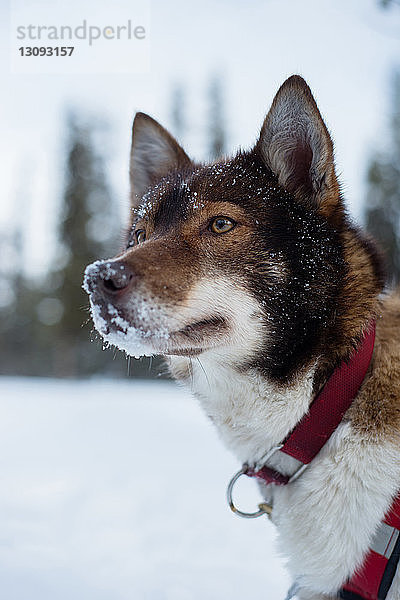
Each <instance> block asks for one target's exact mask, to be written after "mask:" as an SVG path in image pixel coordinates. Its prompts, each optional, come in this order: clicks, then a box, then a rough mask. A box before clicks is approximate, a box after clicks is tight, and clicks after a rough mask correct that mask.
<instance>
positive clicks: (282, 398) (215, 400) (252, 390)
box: [172, 350, 314, 471]
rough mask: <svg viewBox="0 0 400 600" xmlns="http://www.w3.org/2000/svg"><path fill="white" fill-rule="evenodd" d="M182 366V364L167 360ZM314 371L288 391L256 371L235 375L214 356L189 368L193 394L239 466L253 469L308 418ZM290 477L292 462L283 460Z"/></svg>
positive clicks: (223, 359)
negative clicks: (252, 465)
mask: <svg viewBox="0 0 400 600" xmlns="http://www.w3.org/2000/svg"><path fill="white" fill-rule="evenodd" d="M172 360H173V361H174V360H177V361H181V360H187V359H172ZM313 375H314V369H310V370H309V371H308V372H307V373H306V374H305V375H304V376H303V377H301V378H300V379H299V380H298V381H296V383H295V384H293V385H292V386H290V387H286V388H283V387H279V386H277V385H274V384H271V383H269V382H268V381H266V380H265V378H263V377H261V376H260V375H259V374H257V373H256V372H255V371H253V372H246V373H245V374H240V373H238V371H237V370H234V369H233V368H230V367H229V366H226V354H221V355H219V354H218V353H217V352H216V351H215V350H214V351H213V352H209V353H204V354H203V355H202V357H201V359H200V360H198V359H196V358H194V359H192V363H191V381H190V382H187V383H188V384H189V385H190V386H191V390H192V392H193V393H194V394H195V396H196V397H197V398H198V399H199V401H200V403H201V405H202V407H203V409H204V410H205V412H206V414H207V415H208V417H209V418H210V419H211V420H212V421H213V423H214V424H215V425H216V427H217V429H218V432H219V434H220V436H221V438H222V439H223V441H224V443H225V444H226V446H227V447H228V448H229V449H230V450H231V451H232V452H233V453H234V454H235V455H236V456H237V458H238V459H239V461H240V462H241V463H244V462H247V463H249V464H254V463H255V462H257V461H258V460H259V459H260V458H262V457H263V456H264V455H265V454H266V453H267V452H268V451H269V450H270V449H271V448H272V447H273V446H276V445H277V444H279V443H280V442H281V441H282V440H283V439H284V438H285V437H286V435H287V433H288V432H289V431H291V429H293V427H294V426H295V425H296V423H297V422H298V421H299V420H300V419H301V417H302V416H303V415H304V414H305V413H306V412H307V410H308V407H309V405H310V402H311V398H312V381H313ZM286 458H287V460H286V461H285V462H286V463H287V464H286V465H285V466H283V465H282V467H283V468H285V467H286V470H288V471H290V470H291V469H292V466H293V467H294V466H295V465H296V464H298V463H297V461H294V459H291V458H290V457H286Z"/></svg>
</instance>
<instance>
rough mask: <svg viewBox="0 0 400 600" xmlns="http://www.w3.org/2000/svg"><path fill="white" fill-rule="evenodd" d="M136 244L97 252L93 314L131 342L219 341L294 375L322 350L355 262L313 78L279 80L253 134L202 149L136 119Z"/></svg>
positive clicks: (186, 344)
mask: <svg viewBox="0 0 400 600" xmlns="http://www.w3.org/2000/svg"><path fill="white" fill-rule="evenodd" d="M130 175H131V202H132V220H131V223H130V227H129V233H128V236H127V241H126V248H125V249H124V250H123V251H122V252H121V254H119V255H118V256H117V257H116V258H114V259H111V260H107V261H98V262H95V263H93V264H92V265H89V266H88V267H87V269H86V272H85V282H84V287H85V289H86V291H87V292H88V294H89V295H90V303H91V311H92V316H93V320H94V324H95V326H96V328H97V330H98V331H99V332H100V334H101V335H102V336H103V337H104V339H105V340H107V341H108V342H110V343H112V344H115V345H116V346H117V347H118V348H120V349H123V350H125V351H126V352H127V353H128V354H130V355H133V356H139V355H144V354H162V355H184V356H195V355H198V354H206V353H210V352H214V353H219V354H220V355H223V356H224V357H225V359H226V360H230V361H233V362H235V363H236V364H237V365H244V364H253V365H254V366H256V367H257V368H259V369H261V370H263V371H266V372H268V374H269V375H270V376H271V377H275V378H277V379H282V378H285V377H288V376H289V375H290V374H291V373H293V372H294V371H295V370H296V369H298V368H299V366H300V365H302V364H304V363H305V362H307V361H310V360H312V358H313V357H315V355H316V354H317V353H318V352H320V350H321V344H323V342H324V339H326V335H327V332H328V330H329V327H330V326H331V324H332V322H333V320H334V318H335V312H336V311H337V309H338V302H339V300H338V298H339V296H340V292H341V289H342V287H343V281H344V279H345V277H346V273H347V271H348V264H347V263H346V260H345V258H344V242H343V230H344V228H345V223H346V217H345V213H344V210H343V205H342V200H341V197H340V191H339V185H338V182H337V179H336V175H335V169H334V161H333V146H332V141H331V138H330V136H329V133H328V131H327V129H326V126H325V124H324V122H323V120H322V118H321V115H320V113H319V110H318V108H317V105H316V103H315V101H314V98H313V97H312V94H311V92H310V89H309V87H308V86H307V84H306V83H305V81H304V80H303V79H302V78H301V77H298V76H293V77H291V78H289V79H288V80H287V81H286V82H285V83H284V84H283V85H282V87H281V88H280V89H279V91H278V93H277V95H276V97H275V99H274V101H273V104H272V107H271V109H270V111H269V112H268V114H267V116H266V118H265V121H264V124H263V126H262V129H261V133H260V136H259V139H258V141H257V143H256V145H255V146H254V147H253V148H252V149H251V150H250V151H247V152H239V153H238V154H237V155H236V156H235V157H234V158H231V159H221V160H219V161H217V162H215V163H213V164H210V165H199V164H196V163H194V162H192V161H191V160H190V159H189V157H188V156H187V154H186V153H185V152H184V150H183V149H182V148H181V147H180V146H179V144H178V143H177V142H176V140H175V139H174V138H173V137H172V136H171V135H170V134H169V133H168V132H167V131H166V130H165V129H163V128H162V127H161V126H160V125H159V124H158V123H157V122H156V121H154V120H153V119H152V118H150V117H149V116H147V115H145V114H143V113H138V114H137V115H136V117H135V120H134V124H133V136H132V150H131V161H130Z"/></svg>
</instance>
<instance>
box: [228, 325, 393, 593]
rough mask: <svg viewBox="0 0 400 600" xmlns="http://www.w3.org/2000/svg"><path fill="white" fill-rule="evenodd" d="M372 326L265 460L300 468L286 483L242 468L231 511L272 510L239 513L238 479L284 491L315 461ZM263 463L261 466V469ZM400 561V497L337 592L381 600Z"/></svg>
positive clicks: (355, 386)
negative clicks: (283, 458) (281, 456)
mask: <svg viewBox="0 0 400 600" xmlns="http://www.w3.org/2000/svg"><path fill="white" fill-rule="evenodd" d="M375 325H376V324H375V321H372V322H371V323H370V325H369V327H368V329H367V330H366V331H365V333H364V336H363V338H362V340H361V342H360V345H359V347H358V348H357V350H356V351H355V352H354V353H353V354H352V356H351V357H350V359H349V361H348V362H343V363H342V364H341V365H340V366H339V367H338V368H337V369H336V370H335V371H334V373H333V374H332V376H331V377H330V378H329V380H328V381H327V383H326V384H325V386H324V387H323V389H322V390H321V392H320V393H319V394H318V396H317V397H316V398H315V400H314V401H313V403H312V404H311V406H310V409H309V411H308V413H307V414H306V415H304V417H303V418H302V419H301V421H300V422H299V423H298V425H297V426H296V427H295V428H294V429H293V431H292V432H291V433H290V434H289V435H288V437H287V438H286V440H285V441H284V442H283V443H282V445H280V446H278V447H277V448H274V449H272V450H271V452H270V453H269V454H268V455H267V456H266V457H264V459H263V460H264V461H265V462H267V460H268V458H270V457H271V456H272V454H273V453H274V452H276V451H278V450H279V451H281V452H284V453H285V454H288V455H289V456H292V457H293V458H296V459H297V460H299V461H300V462H301V463H303V465H302V466H301V467H300V469H299V470H298V471H297V473H295V475H294V476H292V477H289V476H286V475H282V474H281V473H278V472H277V471H275V470H273V469H271V468H270V467H268V466H266V465H264V466H261V468H257V467H255V468H249V467H248V466H247V465H244V466H243V468H242V469H241V471H239V472H238V473H237V474H236V475H235V476H234V477H233V478H232V480H231V482H230V484H229V486H228V502H229V504H230V507H231V509H232V510H233V511H234V512H236V513H237V514H239V515H240V516H243V517H248V518H254V517H258V516H261V515H262V514H266V513H267V514H270V512H271V510H272V507H270V506H269V505H267V504H265V503H262V504H260V505H259V509H260V510H259V511H257V512H255V513H243V512H242V511H239V510H238V509H237V508H236V507H235V506H234V504H233V500H232V488H233V485H234V483H235V482H236V481H237V479H238V478H239V477H240V476H241V475H244V474H246V475H249V476H250V477H256V478H258V479H262V480H263V481H264V482H266V483H267V484H270V483H273V484H275V485H286V484H288V483H290V481H293V480H294V479H295V478H296V477H297V476H299V475H300V474H301V473H302V471H303V470H304V468H305V467H306V466H307V465H308V464H309V463H310V462H311V461H312V460H313V458H315V456H316V455H317V454H318V453H319V451H320V450H321V449H322V447H323V446H324V445H325V443H326V442H327V441H328V440H329V438H330V437H331V435H332V434H333V432H334V431H335V430H336V428H337V427H338V425H339V424H340V422H341V421H342V419H343V416H344V414H345V412H346V411H347V410H348V409H349V407H350V405H351V403H352V402H353V400H354V398H355V397H356V396H357V394H358V392H359V390H360V387H361V385H362V383H363V381H364V378H365V376H366V374H367V371H368V367H369V365H370V362H371V358H372V353H373V350H374V343H375ZM262 462H263V461H261V464H262ZM399 557H400V494H399V495H398V496H397V497H396V498H395V499H394V501H393V504H392V506H391V508H390V510H389V511H388V513H387V514H386V515H385V517H384V519H383V522H382V523H381V525H380V527H379V528H378V530H377V531H376V534H375V537H374V539H373V540H372V543H371V546H370V548H369V551H368V552H367V554H366V556H365V558H364V562H363V565H362V566H361V568H360V569H358V570H357V571H356V572H355V573H354V574H353V575H352V577H351V578H350V579H349V580H348V581H347V582H346V583H345V585H344V586H343V588H342V589H341V590H340V591H339V596H338V597H339V598H342V599H344V600H384V599H385V598H386V596H387V594H388V592H389V589H390V587H391V584H392V581H393V577H394V574H395V572H396V568H397V564H398V562H399Z"/></svg>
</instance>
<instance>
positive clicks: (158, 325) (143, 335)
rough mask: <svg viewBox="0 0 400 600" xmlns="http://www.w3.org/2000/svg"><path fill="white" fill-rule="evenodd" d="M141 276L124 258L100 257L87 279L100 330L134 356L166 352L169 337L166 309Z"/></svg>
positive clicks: (86, 288) (93, 316)
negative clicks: (150, 291)
mask: <svg viewBox="0 0 400 600" xmlns="http://www.w3.org/2000/svg"><path fill="white" fill-rule="evenodd" d="M139 279H140V278H138V277H137V276H136V275H135V273H134V272H133V270H132V268H131V267H130V266H129V265H127V264H126V263H125V262H124V261H121V260H105V261H101V260H98V261H96V262H94V263H92V264H91V265H89V266H88V267H86V270H85V275H84V280H83V289H84V290H85V291H86V292H87V293H88V294H89V298H90V310H91V315H92V319H93V323H94V326H95V327H96V329H97V331H98V332H99V333H100V334H101V335H102V337H103V338H104V340H105V341H107V342H108V343H110V344H113V345H114V346H117V347H118V348H119V349H120V350H124V351H125V352H127V354H129V355H130V356H134V357H140V356H149V355H152V354H160V353H162V352H163V350H165V349H166V348H167V343H168V338H169V328H168V326H167V315H166V313H165V311H164V310H163V308H162V307H160V304H159V301H157V299H155V298H154V297H152V295H151V294H149V293H148V292H146V290H145V288H144V285H143V282H142V281H140V280H139Z"/></svg>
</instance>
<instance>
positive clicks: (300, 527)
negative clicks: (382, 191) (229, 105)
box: [85, 76, 400, 600]
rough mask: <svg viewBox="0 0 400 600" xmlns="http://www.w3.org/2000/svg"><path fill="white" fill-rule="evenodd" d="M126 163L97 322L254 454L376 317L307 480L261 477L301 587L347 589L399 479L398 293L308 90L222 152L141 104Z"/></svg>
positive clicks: (279, 99)
mask: <svg viewBox="0 0 400 600" xmlns="http://www.w3.org/2000/svg"><path fill="white" fill-rule="evenodd" d="M130 176H131V203H132V213H131V214H132V219H131V222H130V225H129V233H128V235H127V240H126V247H125V249H124V250H123V251H122V252H121V254H119V255H118V256H117V257H116V258H114V259H111V260H108V261H97V262H96V263H93V264H92V265H90V266H89V267H88V268H87V270H86V274H85V289H86V291H87V292H88V293H89V295H90V303H91V311H92V316H93V321H94V324H95V327H96V328H97V330H98V331H99V332H100V334H101V335H102V336H103V338H104V339H105V340H106V341H108V342H109V343H111V344H114V345H115V346H117V347H118V348H120V349H122V350H125V352H127V353H128V354H129V355H132V356H141V355H151V354H159V355H163V356H165V357H166V360H167V363H168V365H169V369H170V372H171V374H172V376H173V377H174V378H176V379H177V380H179V381H181V382H186V383H187V384H188V385H189V386H190V388H191V389H192V391H193V392H194V394H195V396H196V397H197V398H198V399H199V401H200V403H201V404H202V406H203V408H204V410H205V411H206V413H207V415H208V416H209V418H210V419H211V420H212V421H213V423H214V424H215V426H216V427H217V429H218V431H219V433H220V436H221V438H222V440H223V441H224V443H225V444H226V445H227V446H228V447H229V448H230V449H231V450H232V451H233V452H234V453H235V455H236V456H237V458H238V459H239V461H240V462H242V463H247V464H249V465H255V464H257V462H258V461H260V460H261V459H262V457H263V456H265V455H266V454H267V453H268V451H269V450H270V449H271V448H273V447H275V446H277V445H279V444H281V442H282V440H284V439H285V438H286V436H287V435H288V433H289V432H290V431H291V430H292V429H293V428H294V427H295V426H296V425H297V423H298V422H299V421H300V420H301V419H302V417H303V416H304V415H305V414H306V413H307V412H308V410H309V407H310V405H311V403H312V401H313V399H314V397H315V395H316V394H317V393H318V392H319V390H320V389H321V388H322V387H323V385H324V383H325V382H326V381H327V380H328V379H329V377H330V376H331V374H332V373H333V372H334V371H335V369H336V368H337V367H338V365H340V364H341V363H342V362H343V361H347V360H348V359H349V357H350V356H351V355H352V353H353V352H354V349H355V348H357V347H358V345H359V343H360V341H361V340H362V337H363V334H364V332H365V331H366V328H367V327H368V324H369V323H371V321H373V320H376V341H375V348H374V355H373V359H372V361H371V363H370V366H369V370H368V373H367V375H366V377H365V379H364V382H363V384H362V386H361V388H360V390H359V392H358V394H357V396H356V398H355V399H354V400H353V402H352V404H351V406H350V408H349V410H347V412H346V414H345V416H344V418H343V420H342V421H341V423H340V425H339V427H337V429H336V430H335V432H334V433H333V435H332V436H331V437H330V439H329V441H328V442H327V443H326V444H325V446H324V447H323V449H322V450H321V451H320V452H319V454H318V455H317V456H316V458H315V459H314V460H313V461H312V463H311V464H310V465H309V467H308V469H307V470H306V471H305V472H304V473H303V474H302V476H301V477H299V478H298V479H297V480H296V481H294V482H293V483H290V484H289V485H287V486H274V485H266V484H263V483H262V482H261V483H260V487H261V488H262V491H263V494H264V497H265V499H266V501H268V502H271V504H273V512H272V520H273V522H274V523H275V524H276V526H277V528H278V532H279V539H280V546H281V550H282V552H283V553H284V554H285V555H286V556H287V558H288V567H289V570H290V572H291V574H292V576H293V578H294V580H296V581H298V583H299V588H300V589H299V590H298V592H297V597H298V598H300V599H304V600H322V599H326V598H334V597H337V596H336V595H337V593H338V590H339V589H340V588H341V587H342V585H343V583H344V582H345V581H346V580H347V579H348V578H349V577H350V576H351V575H352V574H353V573H354V572H355V571H356V569H358V568H359V567H360V565H362V563H363V560H364V557H365V555H366V553H367V551H368V548H369V545H370V543H371V539H372V538H373V536H374V533H375V531H376V529H377V527H378V525H379V524H380V522H381V521H382V519H383V518H384V515H385V513H386V512H387V511H388V509H389V508H390V506H391V503H392V501H393V498H394V497H395V496H396V493H397V491H398V490H399V488H400V297H399V295H396V294H395V293H383V286H384V273H383V269H382V264H381V258H380V255H379V253H378V251H377V249H376V247H375V245H374V242H373V241H372V240H371V239H370V238H369V237H368V236H367V235H366V234H364V233H363V232H362V231H361V230H360V229H359V228H358V227H356V226H355V225H354V224H353V223H352V222H351V220H350V219H349V217H348V215H347V213H346V210H345V208H344V205H343V198H342V195H341V192H340V186H339V183H338V180H337V177H336V174H335V166H334V157H333V144H332V141H331V138H330V135H329V132H328V130H327V128H326V126H325V124H324V122H323V120H322V117H321V114H320V112H319V110H318V108H317V105H316V103H315V100H314V98H313V96H312V94H311V91H310V89H309V87H308V85H307V84H306V82H305V81H304V80H303V79H302V78H301V77H299V76H292V77H290V78H289V79H288V80H287V81H285V82H284V83H283V85H282V86H281V88H280V89H279V91H278V92H277V94H276V96H275V98H274V100H273V103H272V106H271V108H270V110H269V112H268V114H267V116H266V118H265V121H264V123H263V125H262V128H261V132H260V136H259V138H258V141H257V143H256V144H255V146H254V147H253V148H252V149H251V150H249V151H240V152H238V153H237V154H236V156H234V157H233V158H228V159H226V158H223V159H221V160H218V161H216V162H213V163H211V164H198V163H195V162H192V160H191V159H190V158H189V157H188V155H187V154H186V153H185V151H184V150H183V149H182V148H181V147H180V145H179V144H178V143H177V142H176V140H175V139H174V138H173V137H172V136H171V135H170V134H169V133H168V132H167V131H166V130H165V129H164V128H163V127H161V126H160V125H159V124H158V123H157V122H156V121H154V120H153V119H152V118H151V117H149V116H147V115H145V114H143V113H138V114H137V115H136V117H135V120H134V123H133V135H132V150H131V158H130ZM193 357H196V360H193ZM269 466H270V467H272V468H274V469H276V470H279V471H280V473H283V474H285V475H291V474H292V473H294V472H295V471H296V470H297V468H298V466H299V462H298V461H297V460H296V459H294V458H292V457H290V456H288V455H285V454H283V453H276V454H275V455H274V456H273V457H272V458H271V459H270V462H269ZM399 598H400V577H399V574H397V576H395V577H394V580H393V583H392V585H391V588H390V591H389V594H388V596H387V599H388V600H395V599H396V600H399Z"/></svg>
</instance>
